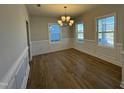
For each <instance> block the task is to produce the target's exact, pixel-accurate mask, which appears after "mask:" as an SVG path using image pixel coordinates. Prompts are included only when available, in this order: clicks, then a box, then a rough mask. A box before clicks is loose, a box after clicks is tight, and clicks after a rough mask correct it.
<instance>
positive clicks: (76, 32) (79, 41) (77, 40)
mask: <svg viewBox="0 0 124 93" xmlns="http://www.w3.org/2000/svg"><path fill="white" fill-rule="evenodd" d="M78 24H83V32H80V33H82V34H83V39H82V40H79V39H78V30H77V25H78ZM75 38H76V42H78V43H83V41H84V23H83V22H80V23H76V24H75Z"/></svg>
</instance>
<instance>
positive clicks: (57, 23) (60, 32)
mask: <svg viewBox="0 0 124 93" xmlns="http://www.w3.org/2000/svg"><path fill="white" fill-rule="evenodd" d="M54 24H57V25H59V24H58V23H48V36H49V37H48V38H49V43H50V44H56V43H60V42H61V40H62V28H61V27H60V26H59V27H60V40H59V41H54V42H51V40H50V31H49V25H54Z"/></svg>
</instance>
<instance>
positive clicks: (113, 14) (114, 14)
mask: <svg viewBox="0 0 124 93" xmlns="http://www.w3.org/2000/svg"><path fill="white" fill-rule="evenodd" d="M110 16H114V45H113V46H112V47H111V46H106V45H100V44H98V34H99V33H98V24H97V20H98V19H100V18H106V17H110ZM116 22H117V21H116V13H110V14H107V15H103V16H99V17H96V18H95V27H96V28H95V29H96V34H95V35H96V36H95V40H96V44H97V46H99V47H104V48H111V49H113V48H116V31H117V30H116Z"/></svg>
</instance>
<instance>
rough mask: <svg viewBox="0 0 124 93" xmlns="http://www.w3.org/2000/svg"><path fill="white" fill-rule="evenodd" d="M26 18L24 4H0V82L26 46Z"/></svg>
mask: <svg viewBox="0 0 124 93" xmlns="http://www.w3.org/2000/svg"><path fill="white" fill-rule="evenodd" d="M26 20H28V14H27V11H26V8H25V6H24V5H0V82H1V79H3V78H4V76H5V75H6V74H7V73H8V71H10V69H13V68H12V67H13V65H15V64H17V63H16V61H17V60H18V58H19V57H20V56H21V54H22V52H23V51H24V50H25V49H26V48H27V35H26ZM10 74H12V73H10Z"/></svg>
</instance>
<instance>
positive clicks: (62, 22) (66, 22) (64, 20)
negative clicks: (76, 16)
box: [58, 6, 74, 26]
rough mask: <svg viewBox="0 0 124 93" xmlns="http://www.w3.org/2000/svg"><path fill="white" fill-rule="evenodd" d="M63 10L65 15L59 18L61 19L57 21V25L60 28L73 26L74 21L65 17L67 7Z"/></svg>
mask: <svg viewBox="0 0 124 93" xmlns="http://www.w3.org/2000/svg"><path fill="white" fill-rule="evenodd" d="M64 9H65V15H64V16H61V19H60V20H58V24H59V25H60V26H72V25H73V24H74V20H72V19H71V17H70V16H68V15H66V9H67V6H64Z"/></svg>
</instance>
